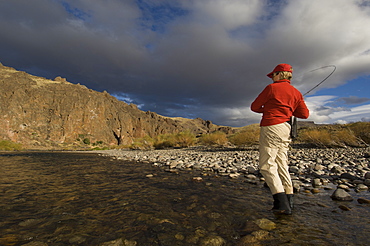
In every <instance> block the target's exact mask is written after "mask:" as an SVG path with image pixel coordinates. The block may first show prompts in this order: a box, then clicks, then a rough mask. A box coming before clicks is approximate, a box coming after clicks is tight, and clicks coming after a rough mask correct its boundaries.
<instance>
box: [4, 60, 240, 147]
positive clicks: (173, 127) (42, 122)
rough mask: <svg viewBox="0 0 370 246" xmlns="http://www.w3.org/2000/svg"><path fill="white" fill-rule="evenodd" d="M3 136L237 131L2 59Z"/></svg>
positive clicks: (111, 139) (67, 139)
mask: <svg viewBox="0 0 370 246" xmlns="http://www.w3.org/2000/svg"><path fill="white" fill-rule="evenodd" d="M0 86H1V87H0V88H1V93H0V113H1V118H0V140H11V141H13V142H17V143H21V144H23V146H25V147H26V148H31V149H32V148H49V147H61V146H70V145H78V144H79V143H80V142H81V141H82V140H84V139H85V140H86V139H88V142H89V143H104V144H105V145H126V144H130V143H132V141H133V139H135V138H140V137H144V136H150V137H154V136H156V135H159V134H165V133H176V132H181V131H185V130H190V131H192V132H193V133H195V134H198V135H199V134H203V133H209V132H213V131H216V130H222V131H225V132H227V133H230V132H232V131H233V129H232V128H231V127H222V126H217V125H214V124H212V122H210V121H206V120H203V119H199V118H197V119H185V118H170V117H164V116H161V115H158V114H156V113H154V112H149V111H148V112H144V111H142V110H140V109H138V108H137V107H136V105H133V104H130V105H128V104H126V103H125V102H123V101H119V100H118V99H117V98H115V97H113V96H111V95H109V94H108V93H107V92H97V91H94V90H91V89H88V88H87V87H86V86H83V85H80V84H77V85H76V84H72V83H69V82H67V80H66V79H64V78H61V77H57V78H55V79H54V80H49V79H45V78H42V77H37V76H33V75H30V74H28V73H26V72H22V71H17V70H15V69H14V68H10V67H6V66H3V65H2V64H1V63H0Z"/></svg>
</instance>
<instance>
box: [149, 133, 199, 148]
mask: <svg viewBox="0 0 370 246" xmlns="http://www.w3.org/2000/svg"><path fill="white" fill-rule="evenodd" d="M195 140H196V139H195V135H194V134H192V133H191V132H190V131H185V132H180V133H174V134H163V135H159V136H157V137H156V138H155V140H154V144H153V146H154V148H156V149H164V148H173V147H180V148H186V147H190V146H192V145H194V143H195Z"/></svg>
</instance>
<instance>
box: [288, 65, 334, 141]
mask: <svg viewBox="0 0 370 246" xmlns="http://www.w3.org/2000/svg"><path fill="white" fill-rule="evenodd" d="M328 67H332V68H333V71H331V73H329V75H328V76H326V77H325V78H324V79H323V80H321V81H320V82H319V83H318V84H317V85H315V86H314V87H312V88H311V89H310V90H308V91H307V92H306V93H304V94H303V96H306V95H307V94H309V93H310V92H311V91H313V90H314V89H316V88H317V87H319V86H320V85H321V84H322V83H324V82H325V81H326V80H327V79H328V78H329V77H330V76H331V75H332V74H333V73H334V72H335V70H336V69H337V67H336V66H335V65H327V66H323V67H319V68H316V69H314V70H311V71H310V73H311V72H314V71H317V70H320V69H324V68H328ZM290 125H291V130H290V137H291V138H296V137H298V121H297V118H296V117H294V116H292V117H291V118H290Z"/></svg>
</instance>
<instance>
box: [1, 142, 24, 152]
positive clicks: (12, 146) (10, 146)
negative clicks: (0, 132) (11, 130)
mask: <svg viewBox="0 0 370 246" xmlns="http://www.w3.org/2000/svg"><path fill="white" fill-rule="evenodd" d="M0 150H5V151H14V150H22V145H21V144H19V143H14V142H12V141H8V140H1V141H0Z"/></svg>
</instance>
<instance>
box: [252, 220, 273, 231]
mask: <svg viewBox="0 0 370 246" xmlns="http://www.w3.org/2000/svg"><path fill="white" fill-rule="evenodd" d="M254 223H256V224H257V225H258V226H259V228H261V229H262V230H266V231H271V230H273V229H275V228H276V224H275V223H274V222H272V221H271V220H269V219H265V218H262V219H258V220H256V221H255V222H254Z"/></svg>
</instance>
